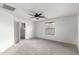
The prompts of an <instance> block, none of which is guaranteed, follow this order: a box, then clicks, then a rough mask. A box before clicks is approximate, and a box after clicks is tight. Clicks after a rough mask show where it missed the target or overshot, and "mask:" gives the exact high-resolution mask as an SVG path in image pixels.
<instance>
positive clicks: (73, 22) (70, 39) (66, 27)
mask: <svg viewBox="0 0 79 59" xmlns="http://www.w3.org/2000/svg"><path fill="white" fill-rule="evenodd" d="M49 21H54V22H56V31H55V34H56V35H45V22H47V21H38V22H36V30H35V31H36V32H35V33H36V34H35V36H36V37H40V38H45V39H50V40H55V41H60V42H65V43H71V44H77V15H72V16H66V17H60V18H55V19H52V20H49Z"/></svg>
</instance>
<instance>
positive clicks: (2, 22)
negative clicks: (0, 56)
mask: <svg viewBox="0 0 79 59" xmlns="http://www.w3.org/2000/svg"><path fill="white" fill-rule="evenodd" d="M13 23H14V21H13V16H12V15H10V14H8V13H6V12H5V11H4V10H3V9H0V52H2V51H4V50H6V49H7V48H9V47H10V46H12V45H13V44H14V24H13Z"/></svg>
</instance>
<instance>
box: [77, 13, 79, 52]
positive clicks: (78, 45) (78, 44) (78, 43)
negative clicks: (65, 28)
mask: <svg viewBox="0 0 79 59" xmlns="http://www.w3.org/2000/svg"><path fill="white" fill-rule="evenodd" d="M77 23H78V41H77V47H78V51H79V14H78V22H77Z"/></svg>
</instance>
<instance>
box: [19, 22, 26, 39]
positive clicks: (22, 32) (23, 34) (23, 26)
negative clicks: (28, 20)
mask: <svg viewBox="0 0 79 59" xmlns="http://www.w3.org/2000/svg"><path fill="white" fill-rule="evenodd" d="M25 27H26V24H25V23H21V32H20V38H21V39H23V40H24V39H25Z"/></svg>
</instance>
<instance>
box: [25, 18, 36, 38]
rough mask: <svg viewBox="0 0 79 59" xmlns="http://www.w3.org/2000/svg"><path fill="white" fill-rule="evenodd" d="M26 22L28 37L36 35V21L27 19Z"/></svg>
mask: <svg viewBox="0 0 79 59" xmlns="http://www.w3.org/2000/svg"><path fill="white" fill-rule="evenodd" d="M25 23H26V29H25V35H26V39H30V38H32V37H34V21H32V20H26V22H25Z"/></svg>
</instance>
